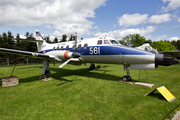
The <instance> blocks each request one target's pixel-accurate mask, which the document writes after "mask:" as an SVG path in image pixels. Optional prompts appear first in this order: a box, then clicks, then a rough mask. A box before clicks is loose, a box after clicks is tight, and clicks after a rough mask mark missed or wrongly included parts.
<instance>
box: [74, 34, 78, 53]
mask: <svg viewBox="0 0 180 120" xmlns="http://www.w3.org/2000/svg"><path fill="white" fill-rule="evenodd" d="M76 47H77V32H75V42H74V51H75V52H76Z"/></svg>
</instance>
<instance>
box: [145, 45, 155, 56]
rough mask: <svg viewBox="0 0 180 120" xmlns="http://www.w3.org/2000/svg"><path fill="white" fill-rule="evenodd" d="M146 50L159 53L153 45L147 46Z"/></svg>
mask: <svg viewBox="0 0 180 120" xmlns="http://www.w3.org/2000/svg"><path fill="white" fill-rule="evenodd" d="M144 50H145V51H149V52H152V53H154V54H158V52H157V50H155V49H154V48H152V47H151V46H147V47H145V49H144Z"/></svg>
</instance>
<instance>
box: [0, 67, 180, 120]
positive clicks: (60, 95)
mask: <svg viewBox="0 0 180 120" xmlns="http://www.w3.org/2000/svg"><path fill="white" fill-rule="evenodd" d="M58 66H59V65H56V66H53V65H52V64H50V70H51V73H52V74H51V76H52V77H53V80H51V81H47V82H44V81H41V80H39V76H40V75H41V74H40V72H41V69H42V64H36V65H28V66H26V65H24V66H18V65H17V67H16V69H15V71H14V73H13V75H14V76H18V77H19V82H20V84H19V85H18V86H13V87H6V88H3V87H0V119H1V120H11V119H13V120H19V119H43V120H46V119H53V120H54V119H61V120H85V119H87V120H89V119H90V120H94V119H106V120H109V119H120V120H128V119H131V120H136V119H137V120H144V119H146V120H160V119H171V118H172V117H173V115H174V114H175V112H176V111H178V110H180V72H179V71H180V64H176V65H172V66H169V67H162V66H161V67H159V68H157V69H155V70H147V74H148V78H149V80H148V79H147V76H146V74H145V71H143V70H142V71H141V77H140V80H139V70H131V71H130V73H131V77H132V80H133V81H143V82H149V81H150V82H151V83H154V84H155V85H156V87H157V86H166V88H167V89H168V90H170V92H171V93H172V94H173V95H174V96H175V97H176V99H175V100H174V101H172V102H170V103H169V102H167V101H166V100H165V99H164V98H163V96H162V95H161V94H160V93H159V92H155V93H154V94H152V95H149V96H146V97H145V96H144V95H145V94H146V93H148V92H150V91H152V90H153V89H154V88H155V87H154V88H152V89H150V88H147V87H143V86H138V85H131V84H128V83H123V82H118V81H117V80H119V79H121V78H122V77H123V76H124V75H125V74H126V72H125V71H123V66H122V65H109V64H108V65H106V64H104V65H103V66H104V68H103V69H97V70H93V71H89V70H88V66H83V65H82V66H73V65H66V66H65V67H63V68H61V69H60V68H58ZM12 69H13V67H0V77H7V76H10V74H11V71H12Z"/></svg>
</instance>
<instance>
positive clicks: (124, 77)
mask: <svg viewBox="0 0 180 120" xmlns="http://www.w3.org/2000/svg"><path fill="white" fill-rule="evenodd" d="M122 80H123V81H124V82H127V81H131V76H127V75H126V76H123V77H122Z"/></svg>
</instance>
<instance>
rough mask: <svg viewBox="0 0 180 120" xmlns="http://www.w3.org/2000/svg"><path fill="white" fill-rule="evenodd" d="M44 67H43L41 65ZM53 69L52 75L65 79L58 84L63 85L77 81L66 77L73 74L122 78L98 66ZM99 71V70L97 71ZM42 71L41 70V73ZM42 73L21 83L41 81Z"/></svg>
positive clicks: (114, 78)
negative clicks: (92, 67)
mask: <svg viewBox="0 0 180 120" xmlns="http://www.w3.org/2000/svg"><path fill="white" fill-rule="evenodd" d="M35 67H36V68H37V67H39V66H32V67H31V66H29V67H25V68H17V69H27V68H35ZM103 67H108V66H103ZM39 68H41V69H42V67H39ZM50 71H51V77H52V78H54V79H56V80H59V81H64V82H63V83H61V84H59V85H57V86H60V85H63V84H65V83H66V82H73V81H77V80H78V79H76V80H67V79H65V78H64V77H68V76H73V75H77V76H84V77H87V78H95V79H101V80H110V81H118V80H120V79H122V76H116V75H110V74H106V73H107V72H108V71H111V70H103V69H99V68H96V70H89V69H88V68H82V69H76V70H72V69H63V68H61V69H59V68H50ZM96 71H97V72H96ZM40 72H41V71H39V73H40ZM40 76H41V74H39V75H37V76H32V77H27V78H22V79H20V80H19V81H20V83H24V82H33V81H39V80H40V79H39V78H40ZM132 81H133V82H137V80H134V79H132Z"/></svg>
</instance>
